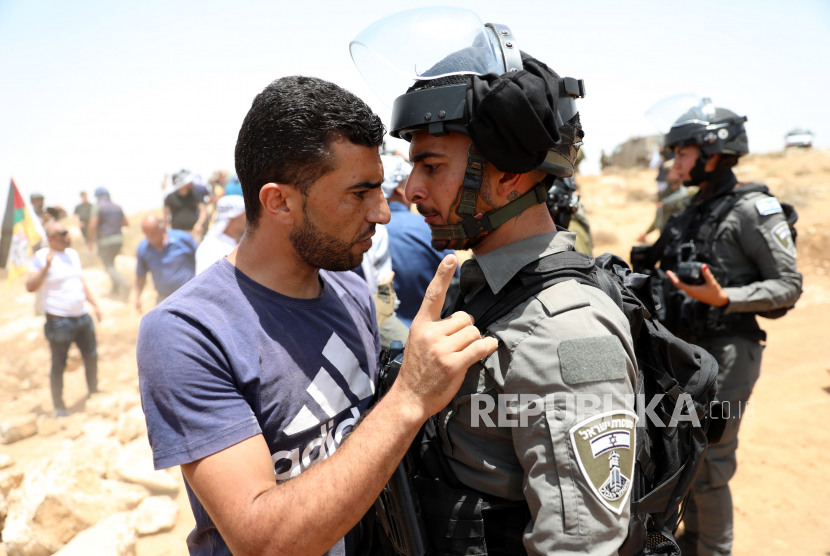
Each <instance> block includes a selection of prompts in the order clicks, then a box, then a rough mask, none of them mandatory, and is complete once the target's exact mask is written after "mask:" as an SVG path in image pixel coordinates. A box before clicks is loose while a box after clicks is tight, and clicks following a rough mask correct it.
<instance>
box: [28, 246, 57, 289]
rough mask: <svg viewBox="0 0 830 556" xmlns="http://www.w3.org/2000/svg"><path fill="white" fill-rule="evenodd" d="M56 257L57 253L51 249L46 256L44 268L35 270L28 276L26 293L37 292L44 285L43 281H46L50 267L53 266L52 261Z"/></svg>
mask: <svg viewBox="0 0 830 556" xmlns="http://www.w3.org/2000/svg"><path fill="white" fill-rule="evenodd" d="M54 257H55V252H54V251H52V250H51V249H50V250H49V252H48V253H47V254H46V264H45V265H44V266H43V268H39V269H36V270H33V271H31V272H29V274H27V275H26V291H28V292H36V291H37V290H38V289H39V288H40V286H42V285H43V281H44V280H45V279H46V274H48V273H49V267H50V266H52V259H53V258H54ZM34 261H37V259H33V263H34ZM34 264H37V263H34Z"/></svg>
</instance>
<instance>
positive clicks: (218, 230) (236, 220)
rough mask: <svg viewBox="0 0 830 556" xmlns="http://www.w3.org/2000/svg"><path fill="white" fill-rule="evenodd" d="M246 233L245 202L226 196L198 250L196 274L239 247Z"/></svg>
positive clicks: (239, 196)
mask: <svg viewBox="0 0 830 556" xmlns="http://www.w3.org/2000/svg"><path fill="white" fill-rule="evenodd" d="M243 233H245V200H244V199H243V198H242V196H241V195H225V196H223V197H222V198H221V199H219V201H218V202H217V203H216V222H215V223H214V225H213V228H211V230H210V231H209V232H208V233H207V234H206V235H205V239H204V240H202V243H200V244H199V248H198V249H197V250H196V274H201V273H202V272H204V271H205V270H206V269H207V268H208V267H209V266H210V265H212V264H213V263H215V262H216V261H218V260H219V259H221V258H223V257H224V256H225V255H227V254H228V253H230V252H231V251H233V250H234V248H235V247H236V246H237V245H239V240H240V238H241V237H242V234H243Z"/></svg>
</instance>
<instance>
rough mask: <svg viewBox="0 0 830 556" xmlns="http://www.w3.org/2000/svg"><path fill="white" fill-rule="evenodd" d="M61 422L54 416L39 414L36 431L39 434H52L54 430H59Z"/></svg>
mask: <svg viewBox="0 0 830 556" xmlns="http://www.w3.org/2000/svg"><path fill="white" fill-rule="evenodd" d="M61 428H62V427H61V423H60V421H58V420H57V419H55V418H54V417H50V416H48V415H41V416H39V417H38V418H37V433H38V434H39V435H40V436H52V435H53V434H55V433H56V432H60V430H61Z"/></svg>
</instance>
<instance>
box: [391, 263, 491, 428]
mask: <svg viewBox="0 0 830 556" xmlns="http://www.w3.org/2000/svg"><path fill="white" fill-rule="evenodd" d="M457 264H458V260H457V259H456V258H455V255H447V256H446V257H444V260H443V261H442V262H441V264H440V265H439V266H438V270H436V272H435V277H434V278H433V279H432V282H431V283H430V285H429V288H427V291H426V294H425V295H424V301H423V303H421V309H420V310H419V311H418V314H417V315H416V316H415V319H414V320H413V321H412V326H411V327H410V329H409V339H408V340H407V344H406V350H405V351H404V358H403V364H402V365H401V371H400V374H399V375H398V378H397V380H396V381H395V385H394V387H395V388H399V389H400V392H401V393H402V394H406V395H407V396H408V398H409V399H410V400H411V401H410V403H411V404H414V405H416V406H417V407H420V408H421V409H422V410H423V412H424V414H423V417H424V419H426V418H427V417H429V416H430V415H434V414H435V413H438V412H439V411H441V410H442V409H443V408H444V407H445V406H446V405H447V404H448V403H449V402H450V400H451V399H452V397H453V396H454V395H455V393H456V392H457V391H458V388H459V387H460V386H461V381H462V380H463V379H464V375H465V373H466V372H467V369H468V368H469V367H470V365H472V364H473V363H475V362H476V361H478V360H480V359H482V358H484V357H485V356H487V355H489V354H491V353H493V352H494V351H496V348H497V347H498V342H497V341H496V340H495V339H494V338H482V337H481V334H480V333H479V331H478V329H477V328H476V327H475V326H473V318H472V317H471V316H470V315H468V314H467V313H464V312H463V311H459V312H457V313H455V314H453V315H451V316H449V317H447V318H446V319H441V309H442V307H443V306H444V298H445V297H446V295H447V289H448V288H449V285H450V281H451V280H452V277H453V274H454V272H455V267H456V265H457Z"/></svg>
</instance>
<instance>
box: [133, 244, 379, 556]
mask: <svg viewBox="0 0 830 556" xmlns="http://www.w3.org/2000/svg"><path fill="white" fill-rule="evenodd" d="M320 280H321V283H322V284H323V293H322V294H321V295H320V296H319V297H317V298H315V299H295V298H291V297H287V296H284V295H281V294H279V293H277V292H275V291H272V290H270V289H268V288H265V287H264V286H262V285H260V284H258V283H256V282H254V281H253V280H251V279H250V278H248V277H247V276H245V275H244V274H242V273H241V272H240V271H239V270H237V269H236V268H235V267H234V266H233V265H232V264H231V263H230V262H229V261H228V260H227V259H222V260H220V261H219V262H218V263H217V264H215V265H212V266H211V267H209V268H208V269H207V270H206V271H205V272H203V273H202V274H200V275H199V276H197V277H196V278H194V279H193V280H191V281H190V282H188V283H187V284H185V285H184V286H183V287H182V288H180V289H179V290H178V291H177V292H176V293H175V294H173V295H172V296H171V297H169V298H168V299H167V300H166V301H165V302H164V303H162V304H161V305H159V306H158V307H156V308H155V309H154V310H153V311H151V312H149V313H148V314H147V315H146V316H145V317H144V319H143V320H142V322H141V329H140V331H139V336H138V348H137V356H138V373H139V381H140V388H141V401H142V405H143V408H144V413H145V415H146V418H147V429H148V433H149V438H150V445H151V446H152V448H153V459H154V463H155V466H156V469H163V468H167V467H172V466H175V465H181V464H184V463H189V462H192V461H196V460H198V459H201V458H204V457H206V456H209V455H211V454H214V453H216V452H219V451H221V450H224V449H225V448H228V447H230V446H232V445H234V444H236V443H238V442H241V441H242V440H245V439H247V438H250V437H252V436H254V435H257V434H260V433H262V435H263V437H264V438H265V441H266V443H267V444H268V448H269V450H270V452H271V459H272V461H273V463H274V475H275V479H276V481H277V482H278V483H279V482H282V481H286V480H288V479H290V478H293V477H296V476H297V475H299V474H300V473H302V472H303V471H304V470H306V469H308V468H309V467H310V466H311V465H313V464H314V463H317V462H319V461H322V460H323V459H325V458H327V457H329V456H331V455H332V454H333V453H334V451H335V450H336V449H337V448H338V446H339V445H340V443H341V442H342V441H343V435H344V434H346V433H347V432H348V431H349V430H350V429H351V428H352V426H353V425H354V423H355V422H356V420H357V418H358V417H359V415H360V414H361V413H362V412H363V411H365V410H366V409H367V408H368V406H369V403H370V401H371V397H372V394H373V393H374V390H375V384H376V382H377V374H378V368H379V364H378V362H379V354H380V336H379V334H378V327H377V321H376V320H375V309H374V303H373V301H372V299H371V297H370V296H369V291H368V288H367V287H366V283H365V282H363V281H362V280H361V279H360V278H359V277H357V276H356V275H355V274H354V273H351V272H338V273H335V272H327V271H321V272H320ZM187 491H188V496H189V497H190V504H191V507H192V508H193V514H194V517H195V518H196V529H195V530H194V531H193V532H192V533H191V534H190V536H189V537H188V540H187V543H188V547H189V549H190V553H191V554H193V555H199V556H206V555H208V554H210V555H225V554H227V555H229V554H230V550H228V547H227V545H226V544H225V542H224V540H223V539H222V537H221V536H220V534H219V532H218V530H217V529H216V527H215V526H214V525H213V523H212V521H211V520H210V517H209V516H208V514H207V512H206V511H205V509H204V507H203V506H202V504H201V503H200V502H199V500H198V499H197V498H196V496H195V495H194V494H193V492H192V490H191V489H190V487H189V486H188V487H187ZM357 540H358V539H357V532H356V530H353V531H352V532H350V533H349V534H348V535H346V537H344V538H343V539H342V540H340V541H339V542H338V543H337V544H336V545H335V546H334V547H333V548H332V549H331V550H330V551H329V552H328V554H331V555H338V556H340V555H344V556H345V555H349V554H353V553H354V550H355V547H356V542H357Z"/></svg>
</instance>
